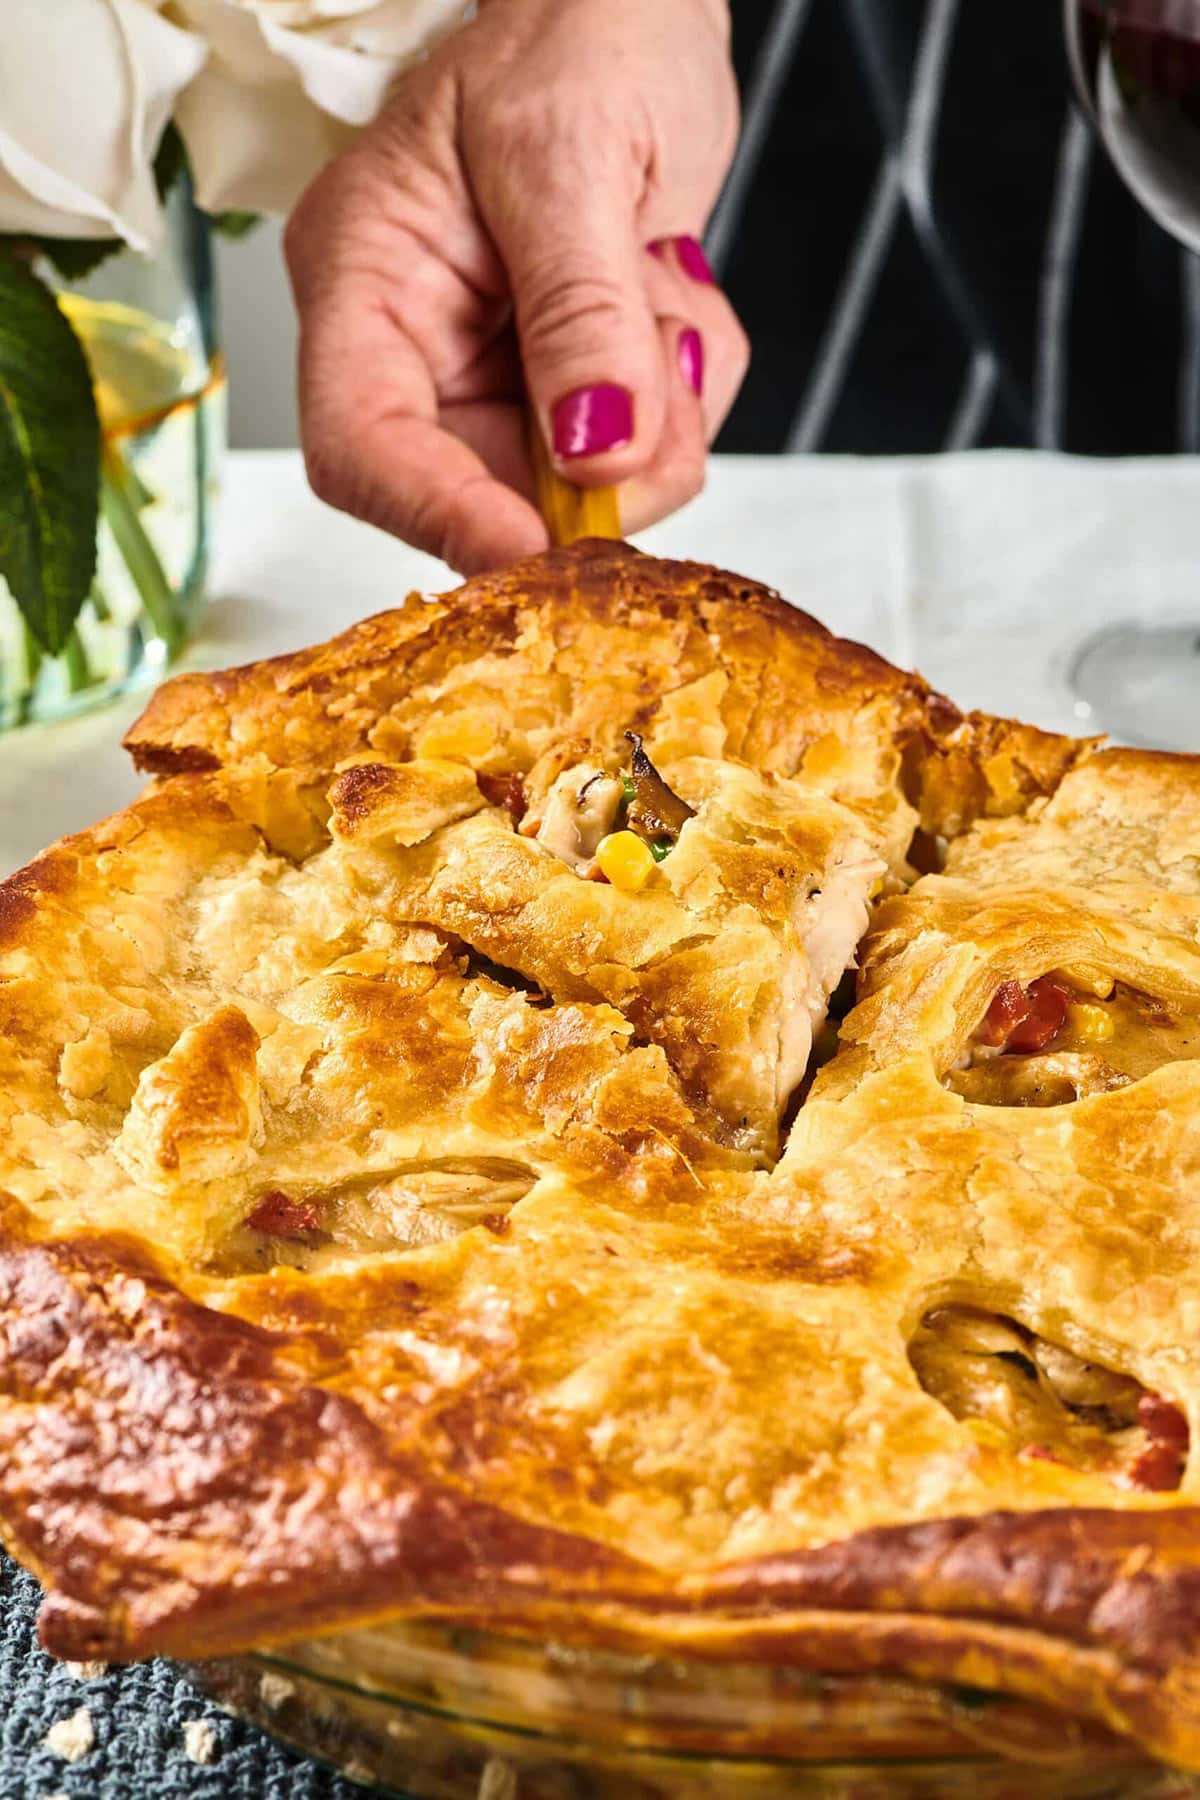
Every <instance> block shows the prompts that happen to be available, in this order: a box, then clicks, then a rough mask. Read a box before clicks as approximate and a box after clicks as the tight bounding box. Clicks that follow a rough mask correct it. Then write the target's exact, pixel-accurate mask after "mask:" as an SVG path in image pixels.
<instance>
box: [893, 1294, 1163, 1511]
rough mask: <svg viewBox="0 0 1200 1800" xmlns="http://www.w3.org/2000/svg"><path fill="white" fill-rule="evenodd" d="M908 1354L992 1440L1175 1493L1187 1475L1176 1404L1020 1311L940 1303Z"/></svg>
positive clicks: (948, 1402)
mask: <svg viewBox="0 0 1200 1800" xmlns="http://www.w3.org/2000/svg"><path fill="white" fill-rule="evenodd" d="M908 1356H909V1361H910V1362H911V1363H912V1366H913V1368H914V1370H915V1371H916V1375H917V1379H918V1381H919V1382H920V1383H921V1386H922V1387H923V1388H924V1389H925V1392H926V1393H927V1394H929V1395H931V1396H932V1398H933V1399H935V1400H937V1401H940V1403H941V1404H942V1405H943V1406H944V1407H945V1408H946V1409H947V1411H948V1412H951V1413H953V1415H954V1417H955V1418H956V1419H963V1420H968V1421H970V1423H971V1424H972V1426H973V1427H974V1429H975V1431H976V1434H977V1435H978V1436H979V1437H980V1438H981V1439H982V1440H983V1441H984V1442H985V1443H991V1444H994V1445H995V1446H996V1447H997V1448H1003V1449H1008V1450H1011V1451H1012V1452H1013V1453H1014V1454H1016V1455H1019V1456H1025V1457H1033V1458H1038V1459H1041V1460H1045V1461H1048V1462H1056V1463H1062V1464H1064V1465H1066V1466H1067V1467H1068V1468H1073V1469H1079V1470H1082V1471H1084V1472H1086V1473H1087V1474H1091V1475H1102V1476H1106V1477H1107V1478H1108V1479H1109V1480H1111V1481H1114V1482H1116V1483H1117V1484H1118V1485H1120V1486H1121V1487H1127V1488H1135V1489H1140V1490H1141V1491H1143V1492H1146V1493H1168V1492H1173V1491H1174V1490H1175V1489H1176V1488H1178V1486H1179V1484H1180V1482H1181V1481H1182V1479H1183V1472H1184V1468H1185V1465H1186V1462H1187V1454H1188V1424H1187V1420H1186V1418H1185V1417H1184V1415H1183V1413H1182V1412H1181V1410H1180V1409H1179V1407H1178V1406H1176V1405H1174V1403H1173V1402H1172V1401H1170V1400H1168V1399H1166V1398H1164V1396H1163V1395H1161V1394H1153V1393H1151V1392H1150V1391H1149V1389H1148V1388H1145V1387H1143V1386H1142V1384H1141V1382H1140V1381H1138V1380H1136V1379H1135V1377H1134V1376H1132V1375H1122V1374H1120V1373H1118V1372H1117V1371H1116V1370H1115V1369H1107V1368H1105V1367H1104V1366H1103V1364H1101V1363H1094V1362H1085V1361H1084V1360H1083V1358H1082V1357H1079V1356H1076V1355H1075V1354H1074V1353H1073V1352H1072V1351H1070V1350H1066V1349H1064V1348H1063V1346H1062V1345H1061V1344H1052V1343H1050V1342H1048V1340H1047V1339H1045V1338H1043V1337H1039V1336H1038V1334H1037V1333H1036V1332H1034V1331H1030V1330H1029V1329H1028V1328H1027V1327H1026V1326H1024V1325H1020V1324H1018V1323H1017V1321H1016V1320H1015V1319H1010V1318H1006V1317H1005V1316H1004V1315H1003V1314H1000V1313H994V1312H988V1311H986V1310H985V1309H983V1308H981V1307H975V1306H957V1305H952V1306H937V1307H934V1308H932V1309H931V1310H930V1311H929V1312H927V1313H926V1314H925V1316H924V1318H923V1319H922V1320H921V1323H920V1325H919V1326H918V1327H917V1330H916V1332H915V1334H914V1336H913V1337H912V1339H911V1341H910V1343H909V1346H908Z"/></svg>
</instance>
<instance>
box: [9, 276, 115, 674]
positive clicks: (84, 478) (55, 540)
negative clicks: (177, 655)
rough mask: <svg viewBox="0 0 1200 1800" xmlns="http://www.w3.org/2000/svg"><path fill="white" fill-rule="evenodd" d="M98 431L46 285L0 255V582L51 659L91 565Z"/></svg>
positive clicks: (82, 374)
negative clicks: (9, 590)
mask: <svg viewBox="0 0 1200 1800" xmlns="http://www.w3.org/2000/svg"><path fill="white" fill-rule="evenodd" d="M99 491H100V425H99V421H98V420H97V418H96V402H95V398H94V396H93V394H92V379H91V374H90V372H89V370H88V365H87V359H86V358H85V356H84V354H83V349H82V346H81V345H80V343H79V340H78V338H77V337H76V336H75V333H74V332H73V331H72V329H71V327H70V325H69V324H68V322H67V320H66V318H65V316H64V315H63V313H62V312H60V311H59V308H58V304H57V302H56V301H55V298H54V295H53V294H52V293H51V292H50V290H49V288H48V287H46V286H45V284H44V283H43V282H42V281H39V279H38V277H37V276H36V275H35V274H34V273H33V271H32V270H31V269H29V268H28V267H27V266H26V265H25V264H24V263H22V262H18V261H16V260H15V259H12V258H9V257H2V258H0V575H2V576H3V577H4V579H5V581H6V582H7V583H8V585H9V588H10V589H11V591H12V594H13V598H14V599H15V600H16V602H17V605H18V606H19V607H20V609H21V612H22V614H23V616H24V618H25V622H26V624H27V625H28V626H29V629H30V631H31V632H32V633H33V635H34V636H35V637H36V638H37V640H38V642H39V643H40V644H41V645H42V647H43V648H44V649H45V650H48V651H49V652H50V653H51V655H53V656H57V655H58V653H59V652H60V651H61V650H62V649H63V647H64V645H65V644H66V642H67V639H68V637H69V636H70V634H71V627H72V626H73V625H74V623H75V619H76V617H77V615H78V612H79V609H80V607H81V606H82V605H83V603H84V601H85V600H86V599H87V595H88V590H89V588H90V587H91V585H92V576H93V574H94V572H95V566H96V514H97V509H98V504H99Z"/></svg>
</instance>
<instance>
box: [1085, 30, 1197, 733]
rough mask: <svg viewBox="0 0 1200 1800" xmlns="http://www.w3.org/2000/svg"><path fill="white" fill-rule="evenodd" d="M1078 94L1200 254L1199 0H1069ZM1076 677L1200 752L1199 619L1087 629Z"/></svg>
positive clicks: (1164, 221)
mask: <svg viewBox="0 0 1200 1800" xmlns="http://www.w3.org/2000/svg"><path fill="white" fill-rule="evenodd" d="M1063 18H1064V25H1065V30H1066V40H1067V56H1068V60H1069V62H1070V65H1071V73H1072V75H1073V77H1074V80H1075V86H1076V88H1077V89H1078V91H1079V97H1080V99H1081V101H1082V102H1083V105H1084V107H1085V108H1086V110H1087V113H1088V115H1089V117H1090V119H1091V122H1092V125H1093V127H1094V128H1095V131H1096V133H1097V135H1098V137H1099V138H1100V141H1101V142H1102V143H1103V145H1104V147H1105V149H1106V150H1107V152H1108V154H1109V156H1110V158H1111V159H1112V162H1113V164H1114V165H1115V167H1116V169H1117V172H1118V174H1119V175H1120V176H1121V178H1122V180H1123V181H1124V182H1125V184H1126V186H1127V187H1129V188H1130V189H1131V190H1132V192H1133V193H1134V194H1135V195H1136V197H1137V198H1138V200H1140V201H1141V203H1142V205H1143V206H1144V207H1145V208H1146V210H1147V211H1148V212H1149V213H1150V214H1151V216H1152V217H1153V218H1155V219H1156V220H1157V221H1158V223H1159V224H1160V225H1162V226H1163V227H1164V228H1165V229H1166V230H1167V231H1169V232H1171V234H1172V235H1173V236H1174V237H1176V238H1178V239H1179V241H1180V242H1181V243H1183V244H1184V245H1186V246H1187V248H1188V249H1189V250H1192V251H1197V252H1200V0H1064V4H1063ZM1071 685H1072V687H1073V689H1074V691H1075V693H1076V695H1077V696H1078V697H1079V699H1080V700H1082V701H1084V702H1086V704H1087V706H1088V708H1089V709H1090V711H1091V712H1093V713H1094V714H1095V715H1096V717H1097V718H1098V719H1099V721H1100V722H1101V724H1102V725H1104V726H1106V727H1108V728H1109V729H1110V730H1112V731H1113V732H1114V733H1116V734H1118V735H1119V736H1121V737H1123V738H1125V739H1126V740H1128V741H1129V742H1131V743H1141V744H1154V745H1158V746H1160V747H1165V748H1169V749H1173V750H1200V618H1197V620H1196V621H1195V623H1194V624H1188V623H1185V624H1159V625H1152V624H1149V623H1144V622H1142V621H1140V620H1130V621H1128V622H1127V623H1123V624H1119V625H1113V626H1109V627H1107V628H1106V629H1105V630H1103V631H1099V632H1096V633H1095V634H1094V635H1093V636H1091V637H1089V638H1088V639H1087V640H1086V642H1085V643H1084V644H1083V646H1082V648H1081V649H1080V651H1079V653H1078V655H1077V657H1076V660H1075V663H1074V666H1073V668H1072V670H1071Z"/></svg>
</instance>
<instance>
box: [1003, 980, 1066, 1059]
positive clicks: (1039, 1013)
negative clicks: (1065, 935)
mask: <svg viewBox="0 0 1200 1800" xmlns="http://www.w3.org/2000/svg"><path fill="white" fill-rule="evenodd" d="M1026 998H1027V1000H1028V1003H1029V1005H1028V1011H1027V1012H1026V1014H1025V1017H1024V1018H1023V1019H1022V1020H1021V1021H1020V1023H1019V1024H1018V1025H1016V1026H1014V1028H1013V1030H1012V1031H1011V1032H1010V1033H1009V1036H1008V1045H1007V1048H1008V1049H1009V1050H1014V1051H1017V1052H1028V1051H1031V1050H1044V1049H1045V1048H1046V1046H1047V1044H1052V1043H1053V1042H1054V1040H1055V1038H1056V1037H1057V1036H1058V1034H1059V1032H1060V1031H1061V1030H1062V1028H1063V1026H1064V1025H1065V1024H1066V1022H1067V1008H1068V1007H1069V1006H1070V1004H1071V996H1070V993H1069V992H1068V990H1067V989H1066V988H1065V987H1063V986H1062V985H1061V984H1060V983H1059V982H1057V981H1055V980H1054V978H1053V976H1050V975H1043V976H1042V977H1041V979H1040V980H1039V981H1031V982H1030V984H1029V986H1028V988H1027V989H1026Z"/></svg>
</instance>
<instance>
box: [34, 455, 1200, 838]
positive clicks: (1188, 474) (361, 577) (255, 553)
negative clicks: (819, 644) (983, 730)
mask: <svg viewBox="0 0 1200 1800" xmlns="http://www.w3.org/2000/svg"><path fill="white" fill-rule="evenodd" d="M639 541H640V542H641V543H642V544H643V545H644V546H645V547H646V548H647V549H653V550H657V551H660V552H662V553H663V554H666V555H678V556H692V557H696V558H698V559H699V560H701V561H704V562H712V563H718V564H724V565H726V566H727V567H730V568H734V569H738V570H740V571H741V572H743V573H745V574H749V575H754V576H756V577H758V578H759V579H760V580H763V581H767V582H770V583H771V584H773V585H774V586H775V587H778V588H779V589H780V590H781V592H782V593H784V594H785V595H786V596H787V598H788V599H790V600H793V601H795V602H796V603H797V604H798V605H800V606H803V607H805V608H806V609H807V610H808V611H810V612H813V613H815V614H816V615H817V616H818V618H820V619H823V620H824V621H825V623H826V624H828V625H830V626H831V627H832V628H833V629H834V630H836V631H839V632H841V633H843V634H844V635H847V636H850V637H857V638H860V639H862V640H863V641H865V642H866V643H869V644H871V645H873V646H874V647H875V648H876V649H878V650H880V651H882V652H883V654H884V655H885V656H888V657H891V658H892V659H893V660H894V661H897V662H900V663H905V664H910V665H915V666H916V667H919V668H920V669H921V670H922V671H923V672H924V674H926V675H927V676H928V677H929V679H930V680H931V681H933V682H934V683H935V685H937V686H938V687H941V688H943V689H944V690H945V691H946V692H947V693H949V694H950V695H951V696H952V697H953V698H954V699H955V700H957V701H958V702H959V704H960V705H964V706H980V707H986V708H989V709H991V710H993V711H998V712H1012V713H1017V714H1020V715H1021V716H1022V717H1025V718H1028V719H1032V720H1033V721H1034V722H1035V723H1037V724H1039V725H1045V726H1051V727H1055V728H1057V729H1060V730H1087V729H1090V728H1094V723H1095V722H1094V721H1091V720H1089V719H1088V718H1087V716H1086V711H1085V710H1080V709H1079V708H1077V707H1076V706H1075V705H1074V704H1073V702H1072V700H1071V697H1070V694H1069V692H1068V689H1067V685H1066V670H1067V666H1068V663H1069V659H1070V656H1071V654H1072V652H1073V650H1074V647H1075V646H1076V644H1077V643H1078V641H1079V639H1080V638H1081V637H1082V636H1083V635H1084V634H1085V633H1086V632H1087V631H1089V630H1090V629H1092V628H1093V627H1094V626H1096V625H1097V624H1101V623H1104V622H1106V621H1109V620H1117V619H1121V618H1126V617H1130V616H1133V615H1136V614H1138V613H1139V612H1142V611H1145V612H1150V611H1153V613H1154V614H1155V616H1157V617H1164V616H1166V617H1171V616H1173V617H1177V618H1180V619H1183V618H1187V617H1189V616H1190V617H1193V618H1196V619H1200V463H1197V462H1191V461H1186V460H1183V459H1168V460H1131V461H1127V462H1109V463H1100V462H1090V461H1089V462H1083V461H1075V460H1072V459H1069V458H1064V457H1050V456H1044V455H1036V456H1035V455H1026V454H1021V453H1007V452H1005V453H992V454H988V455H980V454H978V453H976V454H972V455H966V456H955V457H937V458H928V459H926V458H905V459H871V460H862V461H860V460H857V459H853V458H840V457H838V458H833V457H826V458H822V457H777V458H767V457H746V458H732V457H725V458H717V459H716V460H715V461H714V463H713V466H712V471H711V475H710V479H709V485H708V488H707V491H706V492H705V493H704V495H703V496H702V497H701V498H700V499H699V500H697V501H695V502H694V504H693V505H692V506H691V507H689V508H688V509H687V510H686V511H685V512H683V513H681V514H679V515H678V516H677V517H676V518H674V519H671V520H669V521H668V522H667V523H666V524H665V525H661V526H659V527H657V528H656V529H655V530H654V531H650V532H647V533H646V534H645V535H644V537H643V538H641V539H640V540H639ZM218 546H219V547H218V555H217V559H216V566H215V569H214V572H213V582H212V592H213V595H214V599H213V602H212V605H211V608H210V610H209V614H208V621H207V624H206V626H205V628H204V631H203V634H202V636H201V638H200V640H199V642H198V643H197V644H196V645H195V646H194V647H193V649H192V651H191V653H190V655H189V658H188V661H189V664H190V665H191V666H192V667H219V666H223V665H225V664H228V663H233V662H246V661H248V660H250V659H252V658H255V657H260V656H269V655H272V654H274V653H276V652H278V651H282V650H289V649H292V648H295V647H296V646H298V645H301V644H306V643H310V642H313V641H315V640H317V639H320V638H323V637H328V636H329V635H330V634H331V633H333V632H335V631H340V630H341V629H342V628H343V627H344V626H346V625H349V624H350V623H351V622H352V621H353V620H355V619H358V618H361V617H363V616H364V615H365V614H367V613H371V612H376V611H378V610H379V609H381V608H382V607H386V606H390V605H394V604H395V603H396V601H397V600H398V599H399V598H400V597H401V596H402V595H403V594H404V593H406V592H407V591H408V590H409V589H410V588H414V587H415V588H422V589H424V590H426V591H428V590H430V589H436V588H439V587H444V586H446V585H448V582H449V577H448V574H447V571H446V570H445V569H444V568H443V567H442V566H441V565H440V564H439V563H436V562H434V561H432V560H431V559H430V558H428V557H425V556H421V555H419V554H418V553H416V552H415V551H412V550H408V549H407V548H405V547H404V546H403V545H401V544H397V543H395V542H394V541H392V540H391V539H389V538H387V537H384V536H383V535H382V534H381V533H379V532H375V531H372V530H371V529H370V528H368V527H366V526H363V525H358V524H356V523H355V522H354V521H353V520H350V519H347V518H344V517H342V516H341V515H339V514H337V513H334V512H331V511H330V510H329V508H327V507H325V506H322V505H321V504H320V502H319V501H317V500H315V499H314V498H313V497H312V495H311V494H310V493H309V492H308V490H307V488H306V486H305V483H304V475H303V471H302V468H301V465H300V459H299V456H298V455H297V454H296V453H295V452H292V451H248V452H241V453H238V454H234V455H233V456H232V457H231V459H230V466H229V474H228V482H227V487H226V497H225V504H224V510H223V517H222V520H221V528H220V533H219V539H218ZM144 703H145V695H144V694H143V695H141V696H137V697H131V698H128V699H126V700H124V701H123V702H121V703H120V704H118V705H116V706H113V707H110V708H108V709H107V710H105V711H103V712H100V713H96V714H93V715H90V716H87V717H84V718H82V719H80V720H77V721H75V722H73V723H71V724H69V725H59V726H53V727H44V728H35V729H32V730H27V731H24V732H21V733H17V734H15V735H11V736H7V737H2V736H0V873H5V872H7V871H8V870H10V869H12V868H15V867H17V866H18V865H19V864H20V863H22V862H24V861H25V860H27V859H28V857H30V856H31V855H33V854H34V852H35V851H36V850H38V849H39V848H40V847H41V846H42V845H43V844H45V843H47V842H49V841H50V840H51V839H52V838H54V837H57V836H60V835H61V834H63V833H65V832H68V831H72V830H75V829H77V828H78V827H80V826H81V825H84V824H87V823H89V822H90V821H92V820H94V819H96V818H99V817H100V816H102V815H103V814H104V813H106V812H110V811H112V810H113V809H114V808H116V807H118V806H120V805H122V804H124V803H125V801H127V800H128V799H129V798H130V797H131V796H132V795H133V794H134V793H135V792H136V790H137V785H138V783H137V779H136V777H135V776H134V774H133V772H132V770H131V768H130V766H129V763H128V761H127V759H126V757H125V756H124V754H123V752H122V751H121V750H120V747H119V740H120V736H121V733H122V731H123V730H124V729H125V727H126V725H127V724H128V723H129V722H130V720H131V719H133V718H134V716H135V715H136V714H137V712H138V711H140V709H141V706H142V705H143V704H144Z"/></svg>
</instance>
